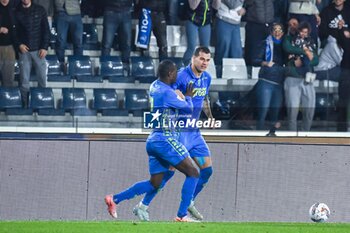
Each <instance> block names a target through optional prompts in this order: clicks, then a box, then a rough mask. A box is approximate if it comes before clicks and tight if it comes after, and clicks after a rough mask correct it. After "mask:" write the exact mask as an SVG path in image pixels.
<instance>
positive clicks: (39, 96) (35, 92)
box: [30, 87, 64, 116]
mask: <svg viewBox="0 0 350 233" xmlns="http://www.w3.org/2000/svg"><path fill="white" fill-rule="evenodd" d="M30 107H31V108H32V109H33V110H34V111H37V112H38V115H53V116H63V115H64V110H63V109H55V99H54V95H53V92H52V88H42V87H34V88H31V89H30Z"/></svg>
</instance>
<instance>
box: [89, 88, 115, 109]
mask: <svg viewBox="0 0 350 233" xmlns="http://www.w3.org/2000/svg"><path fill="white" fill-rule="evenodd" d="M93 108H94V109H96V110H103V109H117V108H118V95H117V92H116V91H115V89H105V88H99V89H94V102H93Z"/></svg>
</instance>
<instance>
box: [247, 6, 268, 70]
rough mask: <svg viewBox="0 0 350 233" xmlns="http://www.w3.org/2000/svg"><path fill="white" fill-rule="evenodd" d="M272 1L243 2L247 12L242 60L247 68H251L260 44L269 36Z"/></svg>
mask: <svg viewBox="0 0 350 233" xmlns="http://www.w3.org/2000/svg"><path fill="white" fill-rule="evenodd" d="M273 2H274V0H245V1H244V6H245V8H246V10H247V13H246V15H245V20H246V21H247V24H246V25H245V46H244V59H245V62H246V64H247V66H252V64H253V60H254V59H255V58H257V51H258V47H259V46H260V44H261V43H262V42H263V41H264V40H265V39H266V37H267V36H268V35H269V34H270V26H271V24H272V22H273V21H274V5H273Z"/></svg>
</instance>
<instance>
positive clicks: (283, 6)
mask: <svg viewBox="0 0 350 233" xmlns="http://www.w3.org/2000/svg"><path fill="white" fill-rule="evenodd" d="M273 5H274V9H275V14H274V16H275V19H274V22H276V23H281V24H283V25H285V23H286V22H287V19H288V8H289V0H275V1H273Z"/></svg>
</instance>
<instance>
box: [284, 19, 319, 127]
mask: <svg viewBox="0 0 350 233" xmlns="http://www.w3.org/2000/svg"><path fill="white" fill-rule="evenodd" d="M288 26H289V35H288V36H286V37H285V40H284V42H283V49H284V50H285V52H286V53H287V56H288V62H287V67H286V79H285V82H284V91H285V101H286V107H287V118H288V128H289V130H292V131H297V130H298V127H297V117H298V113H299V109H300V110H301V111H302V114H303V118H302V126H301V131H310V129H311V125H312V120H313V117H314V112H315V104H316V92H315V88H314V86H313V81H314V80H315V77H316V75H315V74H314V73H313V72H312V71H313V67H314V66H316V65H317V64H318V55H317V49H316V45H315V43H314V41H313V40H312V39H311V38H310V33H311V26H310V24H309V23H307V22H301V23H300V24H298V22H297V20H296V19H295V18H292V19H290V20H289V22H288Z"/></svg>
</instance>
